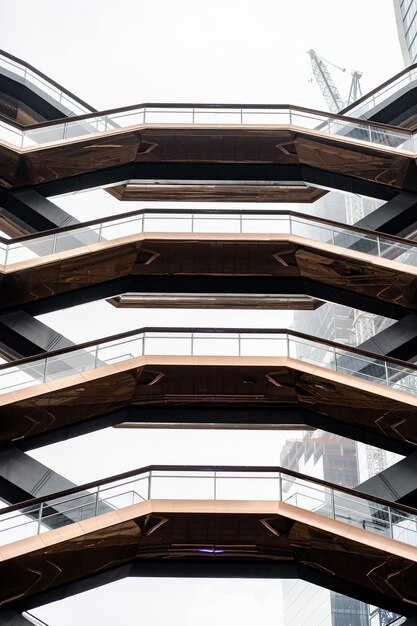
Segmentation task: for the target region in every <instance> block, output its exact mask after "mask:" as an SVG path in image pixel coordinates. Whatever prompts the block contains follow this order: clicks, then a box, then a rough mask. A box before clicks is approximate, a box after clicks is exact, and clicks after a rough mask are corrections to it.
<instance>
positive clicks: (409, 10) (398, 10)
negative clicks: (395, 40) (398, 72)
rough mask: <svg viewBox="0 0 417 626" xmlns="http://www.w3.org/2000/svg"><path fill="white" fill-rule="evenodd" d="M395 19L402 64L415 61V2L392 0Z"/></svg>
mask: <svg viewBox="0 0 417 626" xmlns="http://www.w3.org/2000/svg"><path fill="white" fill-rule="evenodd" d="M394 9H395V19H396V22H397V30H398V37H399V40H400V46H401V52H402V55H403V59H404V65H406V66H407V67H408V66H409V65H412V64H413V63H416V61H417V2H416V0H394Z"/></svg>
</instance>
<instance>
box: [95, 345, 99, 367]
mask: <svg viewBox="0 0 417 626" xmlns="http://www.w3.org/2000/svg"><path fill="white" fill-rule="evenodd" d="M98 345H99V344H97V345H96V351H95V354H94V369H96V367H97V365H98Z"/></svg>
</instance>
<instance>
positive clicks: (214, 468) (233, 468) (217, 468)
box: [0, 464, 417, 515]
mask: <svg viewBox="0 0 417 626" xmlns="http://www.w3.org/2000/svg"><path fill="white" fill-rule="evenodd" d="M149 472H184V473H186V472H224V473H227V472H230V473H236V472H239V473H265V474H268V473H281V474H285V475H287V476H291V477H293V478H297V479H300V480H304V481H306V482H310V483H312V484H315V485H319V486H321V487H326V488H329V489H333V490H337V491H341V492H343V493H346V494H348V495H350V496H354V497H355V498H358V499H361V500H366V501H368V500H369V501H371V502H375V503H376V504H381V505H383V506H388V507H393V506H394V507H395V509H398V510H400V511H403V512H404V513H410V514H412V515H417V509H414V508H412V507H410V506H407V505H405V504H397V503H396V502H395V503H394V502H391V501H390V500H385V499H384V498H378V497H376V496H371V495H368V494H365V493H362V492H360V491H356V490H355V489H350V488H349V487H344V486H342V485H335V484H334V483H331V482H329V481H326V480H321V479H320V478H315V477H313V476H306V475H305V474H301V473H300V472H295V471H294V470H291V469H287V468H285V467H282V466H280V465H276V466H275V465H273V466H270V465H259V466H249V465H154V464H153V465H147V466H144V467H140V468H137V469H133V470H129V471H127V472H122V473H120V474H115V475H113V476H109V477H106V478H102V479H100V480H95V481H90V482H88V483H84V484H83V485H79V486H76V487H71V488H69V489H64V490H62V491H59V492H56V493H52V494H49V495H47V496H41V497H39V498H32V499H30V500H25V501H24V502H20V503H18V504H13V505H11V506H8V507H4V508H2V509H0V515H3V514H7V513H11V512H13V511H18V510H20V509H22V508H28V507H31V506H35V505H37V504H41V503H42V502H47V501H49V500H55V499H58V498H63V497H66V496H71V495H75V494H77V493H82V492H86V491H88V490H89V489H94V488H96V487H103V486H105V485H108V484H110V483H113V482H118V481H121V480H124V479H126V478H132V477H134V476H139V475H141V474H147V473H149Z"/></svg>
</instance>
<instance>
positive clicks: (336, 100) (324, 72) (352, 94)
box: [307, 49, 362, 113]
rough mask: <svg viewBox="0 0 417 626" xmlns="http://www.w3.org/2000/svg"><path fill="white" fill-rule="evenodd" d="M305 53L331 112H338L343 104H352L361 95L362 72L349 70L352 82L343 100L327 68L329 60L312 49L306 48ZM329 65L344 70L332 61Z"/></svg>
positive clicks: (342, 107)
mask: <svg viewBox="0 0 417 626" xmlns="http://www.w3.org/2000/svg"><path fill="white" fill-rule="evenodd" d="M307 54H308V55H309V56H310V60H311V67H312V68H313V73H314V77H315V79H316V81H317V84H318V86H319V87H320V91H321V93H322V94H323V96H324V99H325V100H326V104H327V106H328V107H329V110H330V111H331V112H332V113H338V112H339V111H341V110H342V109H344V108H345V106H348V105H349V104H352V102H355V101H356V100H357V99H358V98H360V97H361V96H362V90H361V84H360V79H361V76H362V72H358V71H357V70H353V71H352V72H351V75H352V82H351V84H350V90H349V96H348V99H347V101H346V102H345V101H344V100H343V99H342V97H341V95H340V92H339V90H338V88H337V86H336V84H335V82H334V80H333V78H332V76H331V74H330V72H329V70H328V68H327V63H330V61H326V60H325V59H323V58H322V57H321V56H319V55H318V54H317V52H316V51H315V50H312V49H310V50H308V52H307ZM330 65H333V66H334V67H336V68H337V69H339V70H341V71H342V72H345V71H346V69H345V68H343V67H339V66H338V65H334V63H330Z"/></svg>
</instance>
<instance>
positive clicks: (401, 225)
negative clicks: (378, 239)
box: [355, 192, 417, 235]
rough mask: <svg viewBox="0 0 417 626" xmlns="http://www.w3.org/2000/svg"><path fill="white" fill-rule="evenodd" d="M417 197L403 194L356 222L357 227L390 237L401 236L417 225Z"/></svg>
mask: <svg viewBox="0 0 417 626" xmlns="http://www.w3.org/2000/svg"><path fill="white" fill-rule="evenodd" d="M416 211H417V197H416V196H415V195H414V194H411V193H406V192H402V193H399V194H398V195H396V196H395V197H394V198H392V199H391V200H389V201H388V202H386V203H385V204H383V205H382V206H380V207H379V208H378V209H376V210H375V211H372V213H370V214H369V215H367V216H366V217H364V218H362V219H361V220H359V221H358V222H356V224H355V226H359V227H360V228H367V229H368V230H376V231H380V232H382V233H387V234H389V235H401V234H403V233H404V231H407V230H408V229H409V227H410V226H412V225H414V224H415V221H416Z"/></svg>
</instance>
